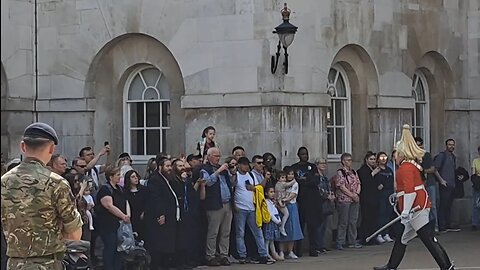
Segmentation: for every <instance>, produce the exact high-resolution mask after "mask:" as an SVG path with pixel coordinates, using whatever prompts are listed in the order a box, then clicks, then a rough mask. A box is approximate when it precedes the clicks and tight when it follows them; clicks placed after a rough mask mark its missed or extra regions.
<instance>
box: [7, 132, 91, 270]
mask: <svg viewBox="0 0 480 270" xmlns="http://www.w3.org/2000/svg"><path fill="white" fill-rule="evenodd" d="M57 144H58V137H57V134H56V132H55V130H54V129H53V128H52V127H50V126H49V125H47V124H45V123H33V124H31V125H30V126H28V127H27V128H26V129H25V132H24V135H23V140H22V142H21V144H20V147H21V151H22V152H23V154H24V156H25V159H24V161H23V162H22V163H20V165H18V166H17V167H15V168H13V169H12V170H11V171H9V172H7V173H6V174H4V175H3V176H2V180H1V205H2V206H1V207H2V208H1V209H2V215H1V217H2V225H3V229H4V231H5V236H6V239H7V246H8V250H7V255H8V256H9V259H8V269H18V268H29V267H38V268H42V267H43V268H45V269H59V270H60V269H63V265H62V260H63V255H64V252H65V243H64V240H66V239H69V240H80V238H81V235H82V219H81V217H80V214H79V212H78V211H77V209H76V207H75V202H74V198H73V195H72V193H71V189H70V186H69V184H68V182H67V181H66V180H65V179H63V178H62V177H61V176H59V175H58V174H56V173H54V172H51V171H50V170H49V169H48V168H47V167H46V166H45V164H46V163H47V162H48V161H49V160H50V158H51V157H52V154H53V152H54V151H55V145H57ZM19 200H21V201H22V203H18V202H19Z"/></svg>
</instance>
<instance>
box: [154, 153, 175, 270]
mask: <svg viewBox="0 0 480 270" xmlns="http://www.w3.org/2000/svg"><path fill="white" fill-rule="evenodd" d="M156 162H157V166H158V168H157V170H156V171H155V172H154V173H153V174H152V175H151V176H150V179H149V180H148V185H147V193H148V195H147V200H146V205H148V207H146V208H145V225H146V239H145V240H146V241H145V246H146V248H147V250H148V251H149V252H150V254H152V261H151V264H150V269H152V270H155V269H165V268H169V267H172V266H173V265H170V261H171V259H172V257H173V255H174V252H175V248H176V233H177V225H178V224H177V223H178V221H179V220H180V204H179V202H178V199H177V198H178V197H177V194H176V193H175V191H174V189H173V188H172V186H171V184H170V182H171V181H169V180H171V179H172V178H173V174H172V162H171V161H170V159H167V158H165V157H162V156H159V158H158V159H157V161H156Z"/></svg>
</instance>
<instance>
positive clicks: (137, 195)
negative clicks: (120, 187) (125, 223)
mask: <svg viewBox="0 0 480 270" xmlns="http://www.w3.org/2000/svg"><path fill="white" fill-rule="evenodd" d="M124 179H125V194H126V195H127V199H128V203H129V204H130V210H131V213H132V217H131V218H130V220H131V221H132V228H133V231H134V232H136V233H137V234H138V236H137V240H139V241H140V240H145V219H144V216H145V213H144V212H145V200H146V199H147V193H146V188H145V187H144V186H142V185H140V183H139V181H140V174H138V172H137V171H135V170H130V171H128V172H126V173H125V177H124Z"/></svg>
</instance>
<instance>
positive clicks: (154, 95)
mask: <svg viewBox="0 0 480 270" xmlns="http://www.w3.org/2000/svg"><path fill="white" fill-rule="evenodd" d="M125 90H126V93H125V96H126V97H125V98H124V100H125V103H126V110H124V116H125V123H126V127H127V128H126V129H125V132H126V134H125V136H124V138H125V148H126V149H127V151H128V152H129V153H130V154H131V155H132V156H136V158H137V159H139V160H143V159H146V157H147V156H153V155H156V154H158V153H159V152H162V151H165V150H166V131H167V130H168V129H170V88H169V86H168V84H167V81H166V80H165V77H164V76H163V75H162V72H161V71H160V70H159V69H157V68H156V67H153V66H144V67H142V68H139V69H136V70H135V71H134V72H133V73H132V74H131V76H130V77H129V79H128V80H127V84H126V89H125Z"/></svg>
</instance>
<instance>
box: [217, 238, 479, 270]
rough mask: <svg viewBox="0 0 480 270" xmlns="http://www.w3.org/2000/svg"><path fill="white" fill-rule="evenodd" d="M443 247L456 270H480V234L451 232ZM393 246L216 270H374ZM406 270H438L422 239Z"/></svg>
mask: <svg viewBox="0 0 480 270" xmlns="http://www.w3.org/2000/svg"><path fill="white" fill-rule="evenodd" d="M438 239H439V241H440V242H441V244H442V245H443V246H444V247H445V249H446V250H447V252H448V254H449V256H450V258H451V259H452V260H453V261H454V262H455V265H456V269H460V270H461V269H480V232H479V231H477V232H472V231H470V230H469V229H465V230H464V231H462V232H457V233H453V232H452V233H447V234H444V235H440V236H439V237H438ZM392 246H393V244H384V245H381V246H373V247H364V248H362V249H359V250H349V249H346V250H344V251H330V252H328V253H326V254H322V255H320V256H319V257H316V258H314V257H303V258H300V259H299V260H298V261H287V262H280V263H276V264H274V265H272V266H266V265H232V266H231V267H221V268H215V269H218V270H223V269H230V270H236V269H239V270H240V269H242V270H248V269H260V268H265V269H267V268H271V269H275V270H284V269H285V270H292V269H302V270H303V269H305V270H308V269H315V270H317V269H328V270H350V269H354V270H357V269H358V270H362V269H372V266H374V265H382V264H384V263H385V262H386V261H387V259H388V257H389V255H390V251H391V249H392ZM400 269H404V270H427V269H428V270H430V269H432V270H433V269H438V266H437V265H436V263H435V261H434V260H433V258H432V257H431V256H430V254H429V253H428V251H427V249H426V248H425V247H424V246H423V244H422V242H421V241H420V239H415V240H414V241H413V242H411V243H410V244H409V246H408V248H407V253H406V255H405V258H404V260H403V262H402V264H401V265H400Z"/></svg>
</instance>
